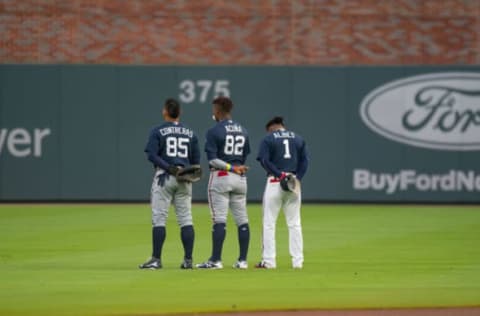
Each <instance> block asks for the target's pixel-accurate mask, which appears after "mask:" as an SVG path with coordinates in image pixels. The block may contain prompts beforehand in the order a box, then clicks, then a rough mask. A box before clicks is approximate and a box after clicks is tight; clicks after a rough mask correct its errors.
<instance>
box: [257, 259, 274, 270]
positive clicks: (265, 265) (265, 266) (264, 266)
mask: <svg viewBox="0 0 480 316" xmlns="http://www.w3.org/2000/svg"><path fill="white" fill-rule="evenodd" d="M255 268H257V269H275V267H274V266H271V265H269V264H268V263H266V262H265V261H260V262H259V263H257V264H256V265H255Z"/></svg>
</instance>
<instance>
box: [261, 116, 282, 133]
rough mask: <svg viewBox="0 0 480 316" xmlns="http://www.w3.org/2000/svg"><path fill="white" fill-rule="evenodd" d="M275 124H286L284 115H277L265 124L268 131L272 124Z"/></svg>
mask: <svg viewBox="0 0 480 316" xmlns="http://www.w3.org/2000/svg"><path fill="white" fill-rule="evenodd" d="M274 124H279V125H282V126H285V123H283V117H281V116H275V117H274V118H272V119H271V120H270V121H268V123H267V125H265V129H266V130H267V131H268V129H269V128H270V126H272V125H274Z"/></svg>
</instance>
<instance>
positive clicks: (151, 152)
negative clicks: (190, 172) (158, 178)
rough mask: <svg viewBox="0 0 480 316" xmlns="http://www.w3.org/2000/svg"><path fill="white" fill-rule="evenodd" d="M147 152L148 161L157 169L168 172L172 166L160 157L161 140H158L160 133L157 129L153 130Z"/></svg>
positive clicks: (146, 147)
mask: <svg viewBox="0 0 480 316" xmlns="http://www.w3.org/2000/svg"><path fill="white" fill-rule="evenodd" d="M145 152H146V153H147V158H148V160H149V161H150V162H151V163H153V164H154V165H155V166H156V167H160V168H162V169H164V170H168V167H169V166H170V165H169V164H168V163H167V162H166V161H165V160H163V159H162V158H160V156H159V155H158V153H159V152H160V139H159V138H158V132H157V130H156V129H153V130H152V131H151V132H150V136H149V137H148V142H147V145H146V146H145Z"/></svg>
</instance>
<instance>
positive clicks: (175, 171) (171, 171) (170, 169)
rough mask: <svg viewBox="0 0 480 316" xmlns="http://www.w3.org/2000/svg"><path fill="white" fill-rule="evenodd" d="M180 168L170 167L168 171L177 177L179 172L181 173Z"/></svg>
mask: <svg viewBox="0 0 480 316" xmlns="http://www.w3.org/2000/svg"><path fill="white" fill-rule="evenodd" d="M180 169H181V168H180V167H178V166H174V165H170V166H169V167H168V169H167V171H168V173H169V174H171V175H172V176H175V177H176V176H177V174H178V172H179V171H180Z"/></svg>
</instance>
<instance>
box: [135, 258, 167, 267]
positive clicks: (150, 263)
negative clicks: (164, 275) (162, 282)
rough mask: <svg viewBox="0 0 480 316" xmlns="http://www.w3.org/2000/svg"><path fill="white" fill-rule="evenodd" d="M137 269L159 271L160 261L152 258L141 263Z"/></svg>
mask: <svg viewBox="0 0 480 316" xmlns="http://www.w3.org/2000/svg"><path fill="white" fill-rule="evenodd" d="M138 267H139V268H140V269H151V270H156V269H161V268H162V262H161V261H160V259H157V258H153V257H152V258H150V259H149V260H148V261H147V262H145V263H142V264H141V265H139V266H138Z"/></svg>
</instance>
